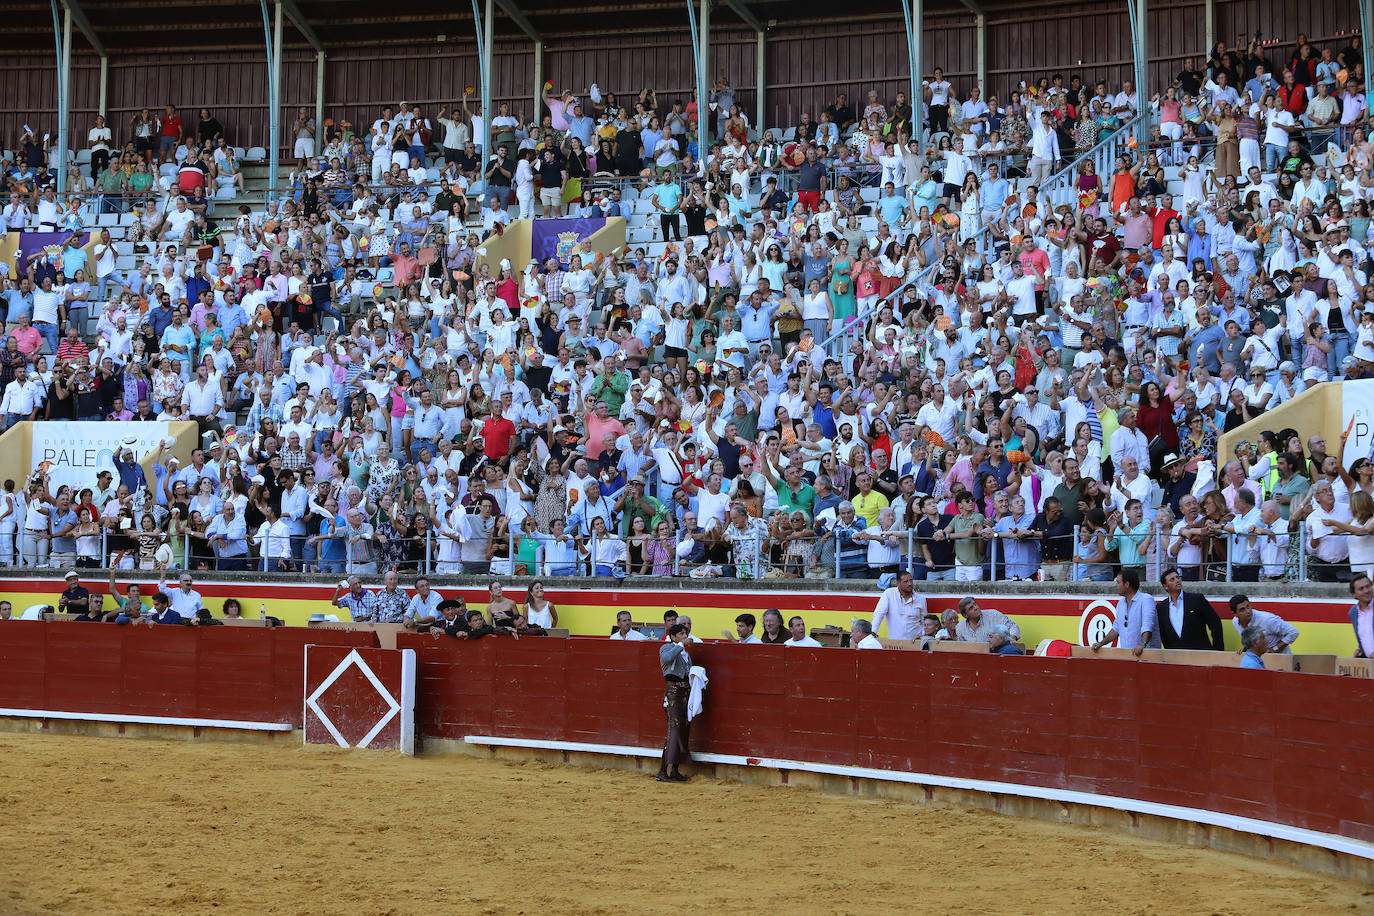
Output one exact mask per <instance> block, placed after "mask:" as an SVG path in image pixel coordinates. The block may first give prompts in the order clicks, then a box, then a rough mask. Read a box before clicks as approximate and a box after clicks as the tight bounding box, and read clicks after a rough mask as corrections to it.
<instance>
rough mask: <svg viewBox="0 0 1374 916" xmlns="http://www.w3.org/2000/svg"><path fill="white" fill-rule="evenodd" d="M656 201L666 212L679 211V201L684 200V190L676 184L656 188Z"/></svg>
mask: <svg viewBox="0 0 1374 916" xmlns="http://www.w3.org/2000/svg"><path fill="white" fill-rule="evenodd" d="M654 200H656V201H658V205H659V206H660V207H662V208H663V209H664V210H665V211H667V212H669V213H671V212H673V211H675V210H676V209H677V204H678V201H680V200H682V189H681V188H679V187H678V186H677V185H675V184H671V183H670V184H661V185H658V186H656V187H655V188H654Z"/></svg>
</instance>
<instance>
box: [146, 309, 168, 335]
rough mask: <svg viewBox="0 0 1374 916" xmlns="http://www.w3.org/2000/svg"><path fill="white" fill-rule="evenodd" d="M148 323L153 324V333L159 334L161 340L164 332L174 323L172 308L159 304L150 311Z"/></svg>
mask: <svg viewBox="0 0 1374 916" xmlns="http://www.w3.org/2000/svg"><path fill="white" fill-rule="evenodd" d="M148 323H149V324H150V325H152V326H153V333H154V334H156V335H157V337H158V340H161V339H162V332H163V331H165V330H167V328H168V327H169V326H170V325H171V324H172V310H171V308H170V307H163V306H161V305H159V306H158V307H157V308H155V309H153V310H152V311H150V312H148Z"/></svg>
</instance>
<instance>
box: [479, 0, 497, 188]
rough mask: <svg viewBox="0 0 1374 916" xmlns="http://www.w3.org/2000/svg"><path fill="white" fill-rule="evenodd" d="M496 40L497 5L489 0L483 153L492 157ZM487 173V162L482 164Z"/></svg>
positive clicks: (485, 30) (484, 30) (484, 21)
mask: <svg viewBox="0 0 1374 916" xmlns="http://www.w3.org/2000/svg"><path fill="white" fill-rule="evenodd" d="M495 40H496V5H495V3H494V2H493V0H487V7H486V10H485V15H484V16H483V17H482V144H483V145H482V155H483V156H485V157H487V158H488V159H490V158H491V157H492V156H495V155H496V150H494V149H492V146H491V119H492V118H493V117H495V115H496V112H495V111H494V110H493V109H492V105H491V46H492V43H493V42H494V41H495ZM482 173H483V174H486V163H485V162H483V164H482Z"/></svg>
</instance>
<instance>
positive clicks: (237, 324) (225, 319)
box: [219, 302, 248, 337]
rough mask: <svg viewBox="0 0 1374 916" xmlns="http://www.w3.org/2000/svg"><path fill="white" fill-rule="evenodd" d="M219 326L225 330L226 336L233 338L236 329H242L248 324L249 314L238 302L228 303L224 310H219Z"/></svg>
mask: <svg viewBox="0 0 1374 916" xmlns="http://www.w3.org/2000/svg"><path fill="white" fill-rule="evenodd" d="M219 324H220V327H222V328H224V334H225V336H226V337H227V336H231V335H233V333H234V329H235V328H241V327H243V326H244V325H246V324H248V313H247V312H245V311H244V310H243V306H242V305H240V304H239V303H237V302H226V303H225V304H224V308H222V309H220V310H219Z"/></svg>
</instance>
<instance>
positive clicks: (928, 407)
mask: <svg viewBox="0 0 1374 916" xmlns="http://www.w3.org/2000/svg"><path fill="white" fill-rule="evenodd" d="M958 415H959V405H958V404H956V403H954V401H953V400H951V399H950V398H945V403H944V405H943V406H941V407H936V406H935V402H934V401H930V402H928V403H926V404H925V405H923V406H922V407H921V409H920V410H919V411H917V413H916V423H917V424H918V425H920V426H926V427H929V428H930V429H933V430H935V432H937V433H939V434H940V438H942V439H944V440H945V441H946V442H953V441H954V418H955V417H956V416H958Z"/></svg>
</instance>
